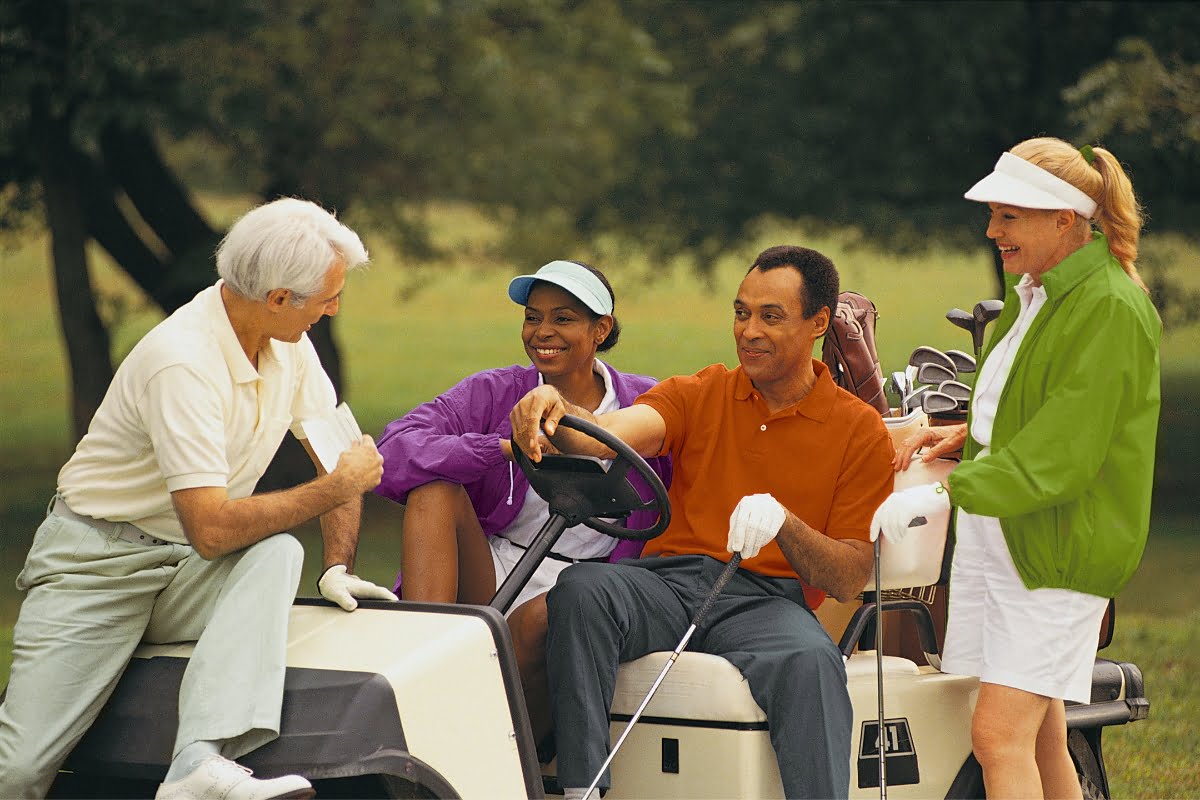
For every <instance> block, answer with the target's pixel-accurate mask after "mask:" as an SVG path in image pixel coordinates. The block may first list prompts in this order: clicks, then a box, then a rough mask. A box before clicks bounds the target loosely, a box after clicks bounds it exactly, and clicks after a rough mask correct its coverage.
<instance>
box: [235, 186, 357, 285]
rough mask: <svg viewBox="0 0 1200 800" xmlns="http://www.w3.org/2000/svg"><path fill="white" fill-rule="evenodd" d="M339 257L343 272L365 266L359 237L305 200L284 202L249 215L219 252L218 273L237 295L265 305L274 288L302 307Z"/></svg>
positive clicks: (258, 209)
mask: <svg viewBox="0 0 1200 800" xmlns="http://www.w3.org/2000/svg"><path fill="white" fill-rule="evenodd" d="M338 256H341V257H342V258H343V259H344V260H345V262H346V269H347V270H351V269H355V268H356V267H360V266H362V265H364V264H366V263H367V258H368V256H367V250H366V248H364V247H363V243H362V240H361V239H359V238H358V234H356V233H355V232H354V231H352V230H350V229H349V228H347V227H346V226H345V225H343V224H342V223H340V222H338V221H337V219H335V218H334V216H333V214H330V213H329V212H328V211H326V210H325V209H323V208H321V207H320V206H318V205H317V204H316V203H312V202H309V201H308V200H299V199H296V198H294V197H285V198H282V199H279V200H274V201H272V202H270V203H266V204H265V205H261V206H258V207H257V208H254V209H252V210H250V211H248V212H247V213H246V214H245V215H244V216H243V217H242V218H241V219H239V220H238V221H237V222H235V223H234V224H233V227H231V228H230V229H229V232H228V233H226V234H225V238H224V239H222V240H221V244H220V245H219V246H218V247H217V274H218V275H220V276H221V277H222V278H223V279H224V280H225V284H226V285H227V286H228V287H229V288H230V289H232V290H233V291H234V292H236V293H237V294H239V295H241V296H242V297H246V298H249V299H251V300H266V299H267V294H268V293H269V292H271V290H273V289H289V290H291V292H292V296H293V297H292V302H293V303H294V304H296V305H302V304H303V303H304V302H306V301H307V300H308V299H309V298H310V297H312V296H313V295H314V294H316V293H317V292H319V291H320V290H321V286H322V284H323V283H324V281H325V275H326V274H327V273H328V272H329V267H330V266H331V265H332V264H333V262H334V260H335V259H336V258H337V257H338Z"/></svg>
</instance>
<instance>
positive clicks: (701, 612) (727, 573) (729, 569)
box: [692, 553, 742, 627]
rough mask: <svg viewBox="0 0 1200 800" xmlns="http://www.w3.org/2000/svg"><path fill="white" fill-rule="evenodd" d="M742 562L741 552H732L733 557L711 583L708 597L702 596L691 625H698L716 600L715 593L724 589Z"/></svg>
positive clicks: (717, 593)
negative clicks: (701, 602)
mask: <svg viewBox="0 0 1200 800" xmlns="http://www.w3.org/2000/svg"><path fill="white" fill-rule="evenodd" d="M741 563H742V554H741V553H734V554H733V558H731V559H729V563H728V564H726V565H725V569H724V570H722V572H721V574H720V575H718V576H717V580H716V581H715V582H714V583H713V587H712V590H711V591H710V592H709V593H708V597H706V598H704V604H703V605H702V606H700V608H699V609H698V610H697V611H696V615H695V616H693V617H692V625H693V626H694V627H699V625H700V621H701V620H702V619H704V618H705V617H707V616H708V612H709V609H711V608H712V606H713V603H715V602H717V595H719V594H721V592H722V591H724V590H725V586H726V585H728V583H729V580H730V579H731V578H732V577H733V573H735V572H737V568H738V564H741Z"/></svg>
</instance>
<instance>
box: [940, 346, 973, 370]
mask: <svg viewBox="0 0 1200 800" xmlns="http://www.w3.org/2000/svg"><path fill="white" fill-rule="evenodd" d="M946 355H947V356H949V357H950V360H951V361H953V362H954V368H955V369H956V370H957V371H958V372H974V371H975V369H976V363H975V356H973V355H971V354H970V353H964V352H963V351H962V350H947V351H946Z"/></svg>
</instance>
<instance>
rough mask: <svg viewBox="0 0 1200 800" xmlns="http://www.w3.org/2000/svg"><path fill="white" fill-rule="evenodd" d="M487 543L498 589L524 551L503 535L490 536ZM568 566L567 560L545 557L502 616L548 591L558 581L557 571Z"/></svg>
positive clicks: (569, 564)
mask: <svg viewBox="0 0 1200 800" xmlns="http://www.w3.org/2000/svg"><path fill="white" fill-rule="evenodd" d="M488 544H490V545H491V546H492V567H493V568H494V569H495V570H496V588H497V589H499V588H500V585H501V584H502V583H504V579H505V578H507V577H508V576H509V573H511V572H512V571H513V567H515V566H516V565H517V562H518V561H520V560H521V556H523V555H525V551H524V550H523V549H522V548H520V547H517V546H516V545H515V544H513V543H512V542H510V541H509V540H508V539H505V538H504V537H503V536H493V537H491V538H490V539H488ZM569 566H571V562H569V561H559V560H558V559H554V558H550V557H547V558H545V559H544V560H543V561H542V563H541V564H540V565H539V566H538V568H537V570H535V571H534V573H533V575H532V576H530V578H529V583H527V584H525V588H524V589H522V590H521V593H520V594H519V595H517V599H516V600H514V601H513V604H512V605H511V606H509V609H508V611H507V612H505V614H504V616H506V617H507V616H508V615H509V614H511V613H512V612H513V611H515V610H517V609H518V608H520V607H521V606H522V605H524V604H525V603H526V602H527V601H529V600H532V599H533V598H535V597H537V596H538V595H539V594H545V593H546V592H548V591H550V589H551V588H553V586H554V584H555V583H557V582H558V573H560V572H562V571H563V570H564V569H566V568H567V567H569Z"/></svg>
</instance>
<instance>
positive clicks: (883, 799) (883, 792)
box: [584, 517, 929, 800]
mask: <svg viewBox="0 0 1200 800" xmlns="http://www.w3.org/2000/svg"><path fill="white" fill-rule="evenodd" d="M927 522H929V520H928V519H926V518H925V517H913V519H912V522H909V523H908V527H910V528H916V527H919V526H921V525H924V524H926V523H927ZM882 541H883V537H882V536H876V537H875V546H874V548H873V549H874V552H875V693H876V703H877V705H876V709H875V710H876V711H878V712H879V713H878V721H877V722H876V724H877V725H878V726H879V728H878V732H877V737H878V739H877V741H876V742H875V753H876V755H877V756H878V757H879V800H887V737H886V736H884V732H883V727H884V725H885V724H886V723H887V715H886V714H884V713H883V582H882V581H881V580H880V569H879V547H880V542H882ZM584 796H585V797H586V795H584Z"/></svg>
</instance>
